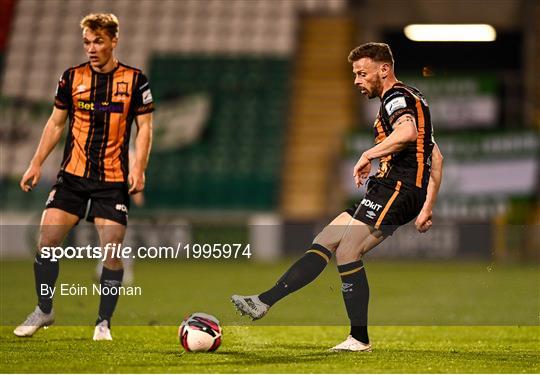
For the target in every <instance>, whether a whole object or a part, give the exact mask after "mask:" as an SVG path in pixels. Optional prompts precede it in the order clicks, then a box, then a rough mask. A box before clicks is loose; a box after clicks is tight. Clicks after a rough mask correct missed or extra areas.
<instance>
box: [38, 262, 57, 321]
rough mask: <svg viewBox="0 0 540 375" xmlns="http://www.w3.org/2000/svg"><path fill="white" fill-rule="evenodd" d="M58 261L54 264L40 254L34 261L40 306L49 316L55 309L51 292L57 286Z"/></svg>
mask: <svg viewBox="0 0 540 375" xmlns="http://www.w3.org/2000/svg"><path fill="white" fill-rule="evenodd" d="M59 269H60V266H59V264H58V261H56V262H52V261H51V259H50V258H42V257H41V255H40V254H39V253H38V254H36V258H35V259H34V280H35V282H36V294H37V298H38V306H39V308H40V309H41V311H43V312H44V313H45V314H49V313H50V312H51V310H52V307H53V300H52V293H51V290H52V288H54V284H56V279H57V278H58V270H59Z"/></svg>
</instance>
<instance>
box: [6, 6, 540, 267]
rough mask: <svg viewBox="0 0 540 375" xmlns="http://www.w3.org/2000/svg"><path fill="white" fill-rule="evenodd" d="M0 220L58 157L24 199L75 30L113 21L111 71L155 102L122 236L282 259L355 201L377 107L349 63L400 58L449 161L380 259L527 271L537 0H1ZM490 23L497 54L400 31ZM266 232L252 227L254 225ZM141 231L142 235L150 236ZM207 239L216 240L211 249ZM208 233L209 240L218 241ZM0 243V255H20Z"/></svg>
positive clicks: (44, 187)
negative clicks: (433, 200) (176, 238)
mask: <svg viewBox="0 0 540 375" xmlns="http://www.w3.org/2000/svg"><path fill="white" fill-rule="evenodd" d="M0 4H1V12H0V17H1V23H0V66H1V72H2V74H1V96H0V108H1V124H0V145H1V161H0V190H1V196H2V199H1V201H0V205H1V210H2V224H3V225H6V224H30V223H33V224H36V223H37V222H38V219H39V213H40V212H41V210H42V208H43V205H44V202H45V200H46V197H47V194H48V192H49V189H50V187H51V185H52V183H53V182H54V180H55V175H56V172H57V170H58V166H59V163H60V159H61V153H62V149H61V147H57V149H56V150H55V151H54V152H53V153H52V154H51V156H50V157H49V159H48V160H47V162H46V164H45V166H44V168H43V175H42V180H41V182H40V185H39V186H38V188H36V189H35V190H34V191H33V192H32V193H30V194H24V193H23V192H21V190H20V189H19V187H18V181H19V179H20V176H21V175H22V173H23V172H24V170H25V168H26V166H27V164H28V162H29V160H30V158H31V155H32V154H33V152H34V150H35V147H36V146H37V143H38V140H39V136H40V134H41V131H42V129H43V126H44V124H45V122H46V119H47V117H48V115H49V113H50V111H51V108H52V103H53V97H54V91H55V87H56V82H57V79H58V77H59V76H60V74H61V73H62V72H63V71H64V70H65V69H66V68H67V67H69V66H73V65H76V64H78V63H80V62H82V61H84V60H85V57H84V54H83V49H82V45H81V37H80V29H79V25H78V22H79V20H80V19H81V17H82V16H83V15H85V14H87V13H90V12H113V13H115V14H116V15H117V16H118V17H119V19H120V42H119V46H118V49H117V57H118V58H119V60H120V61H122V62H124V63H126V64H128V65H133V66H137V67H141V68H142V69H143V70H144V71H145V72H146V73H147V75H148V76H149V79H150V83H151V86H152V91H153V96H154V98H155V101H156V105H157V111H156V113H155V121H154V127H155V137H154V146H153V150H152V154H151V158H150V164H149V167H148V170H147V187H146V191H145V204H144V206H143V207H134V208H133V209H132V211H131V212H130V218H131V222H132V223H133V224H137V223H146V224H145V225H148V227H150V226H151V225H160V224H171V223H175V222H176V223H182V224H185V225H186V228H187V229H186V231H188V232H189V233H188V234H189V235H190V236H191V238H195V239H198V240H199V241H205V242H208V241H215V240H216V238H217V240H219V236H218V235H217V234H219V233H225V234H224V236H225V237H227V236H230V235H231V233H235V234H237V235H238V237H239V238H241V239H243V240H245V241H250V242H253V243H255V245H258V246H255V251H254V255H255V256H257V257H260V258H265V259H277V258H279V256H280V255H283V254H292V253H294V252H300V251H303V250H304V249H305V248H306V246H308V245H309V243H310V240H311V238H312V237H313V235H314V233H317V231H318V230H319V229H320V228H321V225H323V224H324V223H326V222H327V221H328V219H329V218H331V217H333V216H335V215H336V214H337V213H339V212H340V211H341V210H342V209H344V208H345V207H347V206H348V205H349V204H350V203H351V202H353V201H355V200H358V198H359V197H360V196H361V195H362V194H363V191H362V190H357V189H356V188H355V187H354V186H353V181H352V178H351V177H350V175H351V169H352V166H353V164H354V162H355V161H356V159H357V157H358V156H359V155H360V154H361V152H362V151H363V150H365V149H367V148H369V147H370V145H371V144H372V142H373V137H372V133H371V124H372V121H373V118H374V115H375V113H376V110H377V106H378V101H377V100H374V101H372V102H368V101H367V100H365V99H364V98H362V97H361V96H360V95H359V93H358V92H356V90H355V88H354V87H353V84H352V81H353V76H352V73H351V67H350V64H349V63H348V62H347V54H348V52H349V51H350V50H351V49H352V48H353V47H354V46H356V45H358V44H360V43H363V42H367V41H385V42H388V43H389V44H390V45H391V47H392V48H393V52H394V57H395V59H396V62H397V64H396V70H397V76H398V78H399V79H401V80H403V81H405V82H407V83H410V84H412V85H415V86H417V87H418V88H419V89H420V90H422V91H423V92H424V93H425V94H426V96H427V98H428V100H429V102H430V105H431V109H432V117H433V122H434V128H435V134H436V139H437V141H438V143H439V146H440V148H441V150H442V152H443V154H444V156H445V170H444V178H443V184H442V191H441V194H440V198H439V202H438V204H437V207H436V211H435V215H436V219H435V223H436V226H435V227H434V228H433V229H432V231H431V232H430V233H428V234H426V235H423V236H420V235H418V234H414V229H413V228H412V227H410V226H409V227H406V228H403V229H401V230H400V231H398V233H396V235H395V236H393V238H391V239H390V240H388V241H386V242H385V243H384V244H383V246H382V248H381V249H378V250H376V251H374V252H373V254H372V255H371V256H373V257H407V258H441V259H464V258H467V259H481V260H488V261H503V260H508V261H532V260H538V259H539V257H540V255H539V254H540V250H539V247H540V245H539V238H540V236H538V232H539V231H538V228H539V224H540V209H539V204H538V198H539V194H540V182H539V181H540V177H539V172H538V149H539V147H538V146H539V138H538V130H539V129H540V76H539V75H538V66H539V65H540V23H539V20H540V2H538V1H534V0H495V1H489V2H485V1H429V0H412V1H388V0H386V1H375V0H328V1H324V0H163V1H157V0H140V1H139V0H117V1H105V0H84V1H83V0H65V1H61V0H46V1H41V0H1V1H0ZM415 23H416V24H418V23H420V24H423V23H430V24H439V23H446V24H464V23H483V24H489V25H491V26H493V28H494V29H495V30H496V39H495V40H494V41H491V42H419V41H412V40H410V39H408V38H407V37H406V36H405V34H404V27H405V26H406V25H408V24H415ZM261 228H262V229H261ZM148 230H150V229H148ZM212 236H213V237H212ZM216 236H217V237H216ZM28 247H29V245H28V244H25V243H23V242H20V241H15V243H13V242H10V245H9V246H7V245H6V242H4V244H3V245H2V254H3V255H4V256H7V257H15V256H19V255H24V256H29V254H30V252H29V251H28V250H29V249H28Z"/></svg>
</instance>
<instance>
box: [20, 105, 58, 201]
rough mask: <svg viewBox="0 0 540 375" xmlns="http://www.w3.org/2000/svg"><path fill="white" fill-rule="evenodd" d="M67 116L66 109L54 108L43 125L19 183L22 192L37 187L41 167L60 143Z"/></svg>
mask: <svg viewBox="0 0 540 375" xmlns="http://www.w3.org/2000/svg"><path fill="white" fill-rule="evenodd" d="M67 116H68V111H67V109H60V108H57V107H54V109H53V112H52V114H51V117H49V120H47V124H45V128H44V129H43V133H42V134H41V140H40V141H39V145H38V147H37V150H36V152H35V154H34V157H33V158H32V160H31V161H30V165H29V167H28V169H27V170H26V172H24V175H23V176H22V178H21V182H20V183H19V185H20V186H21V189H22V190H23V191H25V192H28V191H30V190H32V188H33V187H34V186H36V185H37V183H38V181H39V178H40V177H41V166H42V165H43V163H44V162H45V159H47V156H49V154H50V153H51V151H52V150H53V149H54V147H55V146H56V145H57V144H58V142H60V138H61V137H62V133H63V132H64V127H65V124H66V119H67Z"/></svg>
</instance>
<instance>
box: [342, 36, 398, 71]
mask: <svg viewBox="0 0 540 375" xmlns="http://www.w3.org/2000/svg"><path fill="white" fill-rule="evenodd" d="M364 57H368V58H370V59H372V60H373V61H378V62H387V63H389V64H391V65H394V57H393V56H392V51H391V50H390V46H389V45H388V44H386V43H374V42H371V43H365V44H362V45H360V46H358V47H356V48H355V49H353V50H352V51H351V52H350V53H349V57H348V60H349V62H350V63H353V62H355V61H358V60H360V59H361V58H364Z"/></svg>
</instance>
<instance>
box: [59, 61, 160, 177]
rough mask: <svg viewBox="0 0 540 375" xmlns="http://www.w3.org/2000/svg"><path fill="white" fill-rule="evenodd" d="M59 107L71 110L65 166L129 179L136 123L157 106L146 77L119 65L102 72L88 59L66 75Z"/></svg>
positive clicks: (81, 173) (79, 173) (76, 172)
mask: <svg viewBox="0 0 540 375" xmlns="http://www.w3.org/2000/svg"><path fill="white" fill-rule="evenodd" d="M54 105H55V107H57V108H59V109H66V110H68V114H69V131H68V136H67V139H66V146H65V149H64V158H63V161H62V167H61V168H62V170H63V171H65V172H68V173H71V174H73V175H75V176H80V177H85V178H89V179H92V180H97V181H104V182H126V181H127V176H128V168H129V160H128V152H129V137H130V133H131V124H132V122H133V120H134V118H135V117H136V116H138V115H141V114H145V113H150V112H152V111H153V110H154V102H153V99H152V93H151V91H150V86H149V83H148V80H147V78H146V76H145V75H144V74H143V73H142V72H141V71H140V70H139V69H136V68H132V67H129V66H126V65H124V64H120V63H118V65H117V67H116V68H115V69H114V70H113V71H111V72H109V73H98V72H95V71H94V70H93V69H92V67H91V66H90V63H88V62H87V63H84V64H81V65H79V66H76V67H73V68H70V69H68V70H66V71H65V72H64V74H62V77H60V81H59V82H58V88H57V90H56V97H55V103H54Z"/></svg>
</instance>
